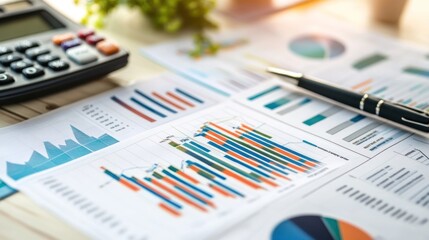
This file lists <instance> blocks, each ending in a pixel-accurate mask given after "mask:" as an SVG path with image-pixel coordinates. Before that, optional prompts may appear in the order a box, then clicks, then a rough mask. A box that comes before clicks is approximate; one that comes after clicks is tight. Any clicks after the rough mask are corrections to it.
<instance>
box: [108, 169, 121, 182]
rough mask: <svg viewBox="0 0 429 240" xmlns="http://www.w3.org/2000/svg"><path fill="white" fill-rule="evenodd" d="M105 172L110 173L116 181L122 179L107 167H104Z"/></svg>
mask: <svg viewBox="0 0 429 240" xmlns="http://www.w3.org/2000/svg"><path fill="white" fill-rule="evenodd" d="M104 173H105V174H107V175H109V176H110V177H111V178H113V179H115V180H116V181H119V180H120V179H121V178H120V177H119V176H118V175H116V174H114V173H112V172H111V171H109V170H107V169H104Z"/></svg>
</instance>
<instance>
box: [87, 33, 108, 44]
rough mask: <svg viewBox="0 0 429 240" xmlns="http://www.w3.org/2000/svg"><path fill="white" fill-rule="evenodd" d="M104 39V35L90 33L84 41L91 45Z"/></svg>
mask: <svg viewBox="0 0 429 240" xmlns="http://www.w3.org/2000/svg"><path fill="white" fill-rule="evenodd" d="M103 40H104V37H102V36H98V35H91V36H89V37H87V38H86V39H85V41H86V42H87V43H89V44H91V45H95V44H97V43H99V42H101V41H103Z"/></svg>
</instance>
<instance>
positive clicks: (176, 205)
mask: <svg viewBox="0 0 429 240" xmlns="http://www.w3.org/2000/svg"><path fill="white" fill-rule="evenodd" d="M121 176H122V177H124V178H125V179H127V180H128V181H131V182H133V183H135V184H137V185H139V186H140V187H141V188H143V189H145V190H146V191H148V192H150V193H152V194H153V195H155V196H157V197H159V198H161V199H162V200H164V201H166V202H168V203H169V204H171V205H173V206H175V207H176V208H179V209H182V206H181V205H179V204H178V203H175V202H174V201H172V200H170V199H168V198H165V197H164V196H161V195H159V194H158V193H156V192H154V191H153V190H152V189H150V188H148V187H146V186H144V185H143V184H141V183H139V182H138V181H136V179H134V178H130V177H127V176H125V175H121Z"/></svg>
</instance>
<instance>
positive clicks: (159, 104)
mask: <svg viewBox="0 0 429 240" xmlns="http://www.w3.org/2000/svg"><path fill="white" fill-rule="evenodd" d="M134 91H135V92H136V93H137V94H138V95H140V96H142V97H143V98H145V99H146V100H148V101H150V102H151V103H153V104H155V105H157V106H159V107H161V108H163V109H165V110H167V111H169V112H171V113H177V111H175V110H173V109H171V108H169V107H167V106H165V105H164V104H162V103H160V102H158V101H157V100H155V99H153V98H151V97H150V96H148V95H146V94H144V93H143V92H141V91H139V90H137V89H136V90H134Z"/></svg>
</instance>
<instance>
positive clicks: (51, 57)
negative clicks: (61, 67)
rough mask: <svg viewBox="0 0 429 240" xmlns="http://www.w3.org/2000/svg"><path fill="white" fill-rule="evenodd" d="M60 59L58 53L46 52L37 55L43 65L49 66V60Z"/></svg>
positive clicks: (38, 60)
mask: <svg viewBox="0 0 429 240" xmlns="http://www.w3.org/2000/svg"><path fill="white" fill-rule="evenodd" d="M58 59H60V57H58V56H57V55H51V54H44V55H40V56H38V57H37V62H38V63H39V64H40V65H42V66H45V67H46V66H48V63H49V62H52V61H55V60H58Z"/></svg>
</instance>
